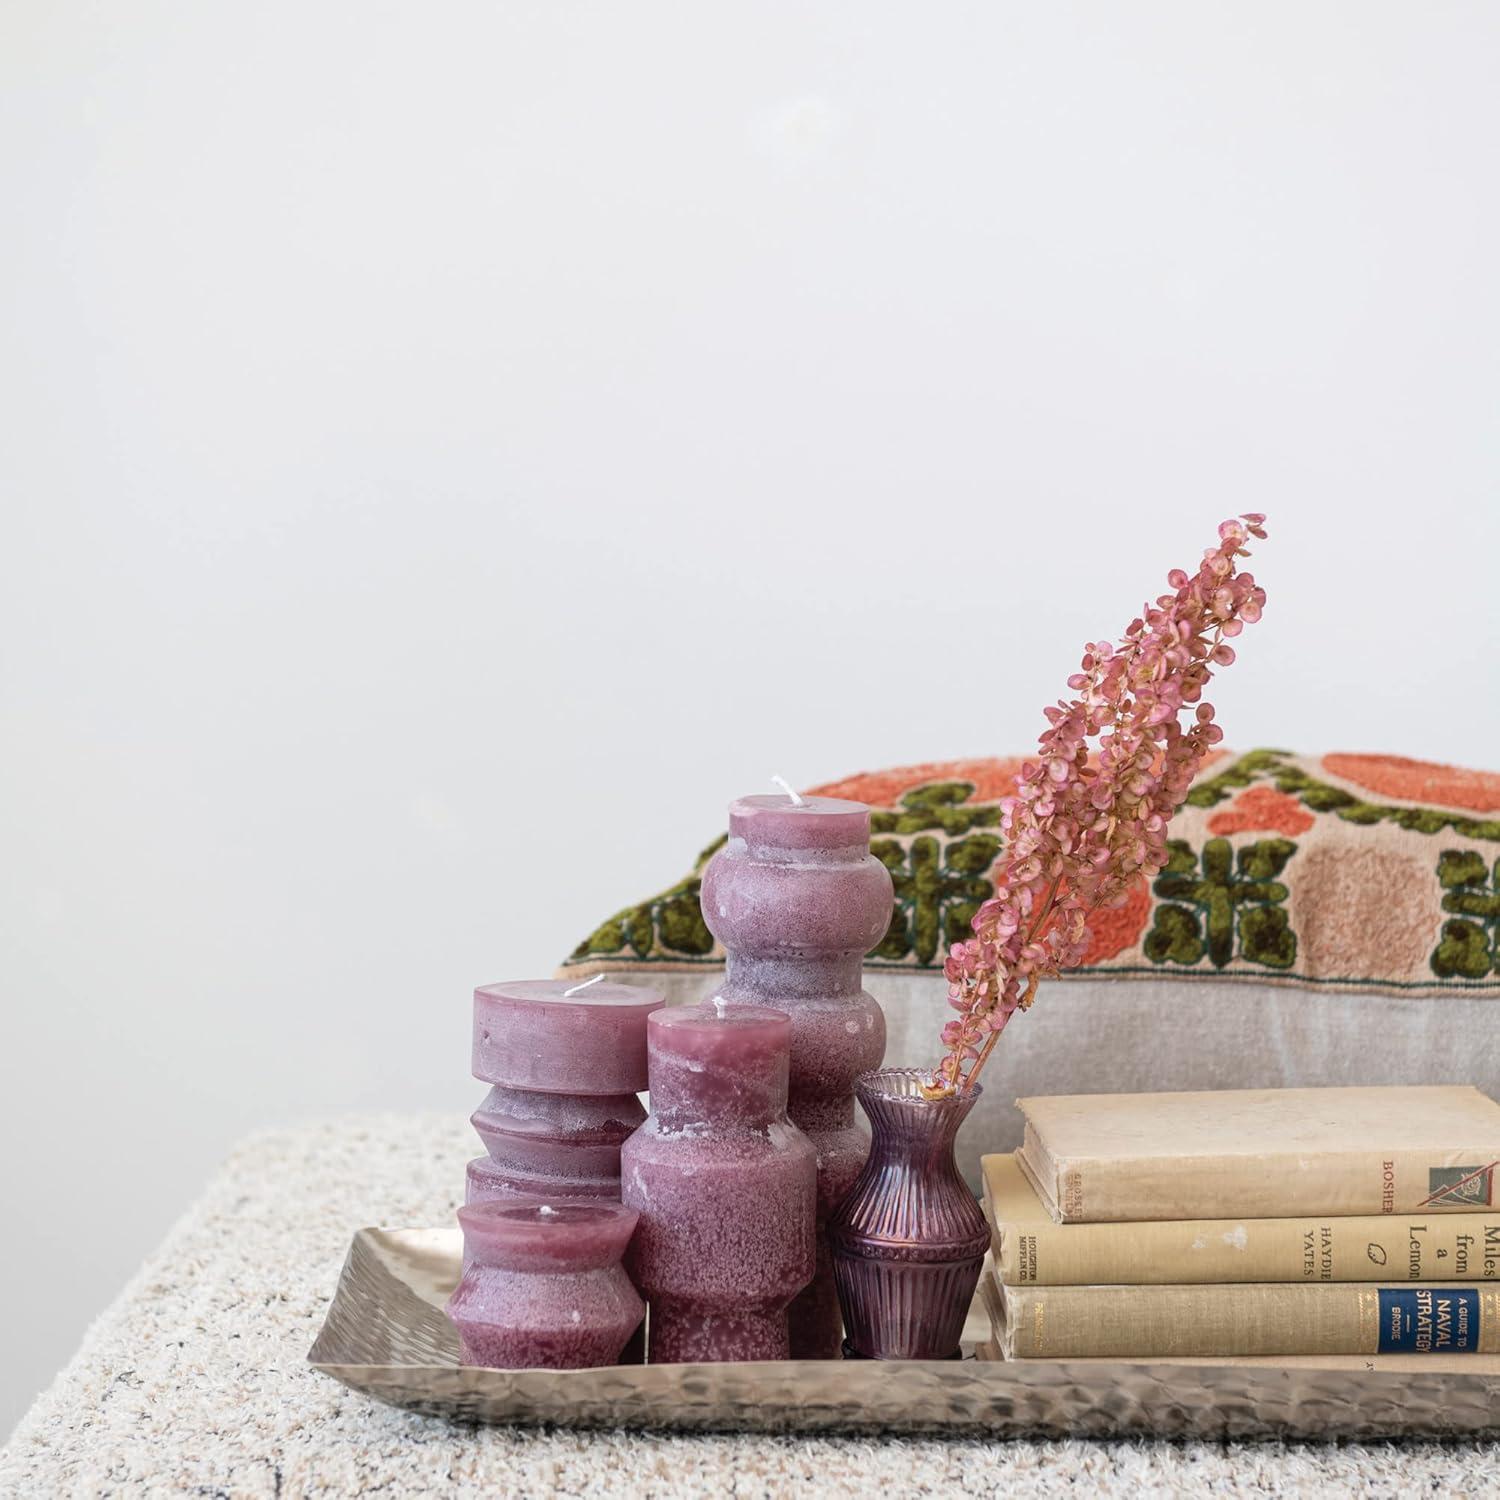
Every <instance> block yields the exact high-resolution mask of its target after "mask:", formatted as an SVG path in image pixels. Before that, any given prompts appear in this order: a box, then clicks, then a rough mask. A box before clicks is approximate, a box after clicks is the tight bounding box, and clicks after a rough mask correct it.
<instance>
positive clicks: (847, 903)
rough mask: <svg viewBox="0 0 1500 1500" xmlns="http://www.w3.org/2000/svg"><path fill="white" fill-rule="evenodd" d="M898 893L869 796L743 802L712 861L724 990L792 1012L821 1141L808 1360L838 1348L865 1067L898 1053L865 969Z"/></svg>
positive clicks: (710, 901) (706, 896)
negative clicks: (837, 1236)
mask: <svg viewBox="0 0 1500 1500" xmlns="http://www.w3.org/2000/svg"><path fill="white" fill-rule="evenodd" d="M892 901H893V892H892V889H891V877H890V872H889V871H888V870H887V869H886V867H885V866H884V865H883V864H881V862H880V861H879V860H878V859H876V858H875V857H874V855H872V854H871V853H870V809H869V808H868V807H866V806H865V805H864V803H862V802H848V801H845V800H844V799H842V798H839V797H803V798H794V797H790V796H762V797H742V798H740V799H739V801H737V802H732V803H731V804H730V806H729V842H728V843H727V844H726V845H725V846H724V848H723V849H721V850H720V851H719V852H718V853H717V854H716V855H715V856H714V857H713V859H712V860H711V861H710V862H709V866H708V868H707V869H706V870H705V871H704V874H703V892H702V905H703V917H704V920H705V921H706V922H707V923H708V926H709V929H710V930H711V931H712V932H713V934H714V936H715V937H717V938H718V939H719V941H720V942H722V943H723V945H724V952H725V963H726V977H725V981H724V986H723V989H722V991H721V993H722V995H723V997H724V998H725V999H726V1000H733V1001H742V1002H751V1003H758V1004H761V1005H770V1006H775V1007H777V1008H778V1009H780V1010H784V1011H786V1012H787V1013H788V1014H789V1015H790V1016H791V1018H792V1056H791V1078H790V1102H789V1106H788V1113H789V1114H790V1116H791V1119H792V1121H793V1123H794V1124H796V1125H797V1126H799V1127H800V1128H801V1129H802V1131H803V1132H804V1133H805V1134H806V1135H807V1136H808V1138H809V1139H810V1140H811V1141H812V1143H813V1145H814V1146H815V1147H816V1148H817V1153H818V1267H817V1275H816V1277H815V1279H814V1281H813V1283H812V1285H811V1286H810V1287H808V1289H807V1291H806V1292H804V1293H803V1294H802V1295H801V1296H800V1297H799V1298H798V1299H797V1301H796V1303H795V1304H794V1305H793V1308H792V1318H791V1329H792V1354H793V1357H795V1358H798V1359H836V1358H837V1357H838V1354H839V1345H840V1341H841V1337H842V1334H841V1322H840V1318H839V1307H838V1296H837V1293H836V1290H835V1288H834V1283H833V1262H832V1258H831V1256H830V1253H829V1249H828V1244H827V1239H826V1236H825V1234H824V1225H825V1224H826V1222H827V1219H828V1215H829V1214H830V1213H832V1211H833V1210H834V1209H835V1208H836V1207H837V1206H838V1204H839V1203H840V1202H841V1201H842V1199H843V1197H844V1195H845V1194H846V1193H847V1192H848V1191H849V1189H850V1187H851V1186H853V1183H854V1179H855V1178H856V1177H857V1176H858V1175H859V1171H860V1168H861V1167H862V1166H863V1165H864V1162H865V1157H866V1156H867V1155H868V1154H869V1149H870V1138H869V1133H868V1131H867V1130H866V1128H865V1127H864V1126H863V1124H862V1123H861V1122H860V1121H859V1119H858V1117H857V1116H856V1113H855V1109H854V1080H855V1079H856V1078H857V1077H858V1076H859V1075H860V1074H861V1073H865V1072H868V1071H869V1070H870V1069H872V1068H878V1067H879V1066H880V1064H881V1061H882V1059H883V1058H884V1056H885V1017H884V1016H883V1015H882V1014H881V1011H880V1007H879V1006H878V1005H877V1004H876V1003H875V1001H874V1000H873V999H872V998H871V996H869V995H867V994H865V992H864V990H863V988H862V984H863V977H862V968H863V962H864V956H865V954H866V953H868V952H869V951H870V949H871V948H873V947H874V946H875V945H876V943H878V942H879V941H880V939H881V938H882V937H884V936H885V932H886V929H887V927H888V926H889V925H890V920H891V905H892Z"/></svg>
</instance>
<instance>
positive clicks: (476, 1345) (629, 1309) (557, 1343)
mask: <svg viewBox="0 0 1500 1500" xmlns="http://www.w3.org/2000/svg"><path fill="white" fill-rule="evenodd" d="M458 1222H459V1224H460V1225H461V1226H462V1228H463V1232H464V1257H465V1265H464V1275H463V1280H462V1281H460V1282H459V1284H458V1288H457V1290H456V1291H455V1292H454V1293H453V1295H452V1296H451V1297H450V1298H449V1299H448V1316H449V1317H450V1318H452V1319H453V1322H454V1324H455V1325H456V1326H457V1328H458V1338H459V1348H460V1351H461V1353H460V1358H461V1362H462V1363H463V1364H466V1365H488V1366H490V1367H492V1368H494V1369H500V1370H524V1369H530V1368H533V1367H535V1366H541V1367H545V1368H548V1369H556V1370H575V1369H583V1368H585V1367H588V1366H592V1365H612V1364H614V1363H615V1362H616V1361H617V1360H618V1359H619V1357H620V1351H621V1350H622V1349H623V1348H624V1347H625V1344H626V1342H627V1340H628V1339H629V1338H630V1336H631V1334H632V1333H634V1332H635V1330H636V1328H637V1327H638V1326H639V1324H640V1321H641V1319H642V1317H643V1316H644V1315H645V1311H646V1308H645V1304H644V1303H643V1302H642V1301H641V1299H640V1295H639V1294H638V1293H637V1291H636V1289H635V1288H634V1287H633V1286H632V1285H631V1283H630V1277H629V1276H627V1275H626V1273H625V1269H624V1267H623V1266H622V1265H621V1263H620V1257H621V1256H622V1255H623V1254H624V1252H625V1247H626V1245H627V1244H628V1243H629V1242H630V1236H631V1233H632V1232H633V1231H634V1229H635V1223H636V1215H635V1212H634V1211H633V1210H632V1209H628V1208H624V1207H622V1206H621V1205H620V1204H618V1203H588V1202H579V1201H577V1200H571V1201H569V1200H562V1201H559V1202H556V1203H548V1202H545V1201H537V1200H527V1199H521V1198H512V1199H502V1200H499V1201H496V1202H492V1203H480V1204H471V1205H469V1206H468V1207H466V1208H461V1209H459V1211H458Z"/></svg>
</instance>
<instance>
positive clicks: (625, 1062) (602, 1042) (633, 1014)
mask: <svg viewBox="0 0 1500 1500" xmlns="http://www.w3.org/2000/svg"><path fill="white" fill-rule="evenodd" d="M570 988H571V989H577V993H576V994H571V995H570V994H568V993H566V992H567V991H568V990H569V989H570ZM662 1003H663V1002H662V997H661V996H660V995H658V994H657V993H655V992H654V991H652V990H641V989H633V988H629V987H627V986H625V985H621V984H609V983H595V984H590V985H587V986H585V987H583V988H581V989H580V988H578V987H577V986H576V985H570V984H568V983H566V982H564V981H561V980H551V979H531V980H516V981H512V982H510V983H508V984H491V985H486V986H484V987H483V988H482V989H477V990H475V991H474V1076H475V1077H476V1078H479V1079H482V1080H483V1081H484V1082H486V1083H490V1084H493V1085H494V1087H493V1088H491V1090H490V1092H489V1095H488V1097H487V1098H486V1099H485V1101H484V1103H483V1104H481V1105H480V1106H479V1108H478V1109H477V1110H476V1111H475V1112H474V1115H473V1116H472V1119H473V1123H474V1129H475V1132H476V1133H477V1134H478V1136H479V1138H480V1140H481V1141H483V1142H484V1147H485V1150H486V1152H487V1153H488V1154H487V1155H485V1156H481V1157H477V1158H475V1160H473V1161H471V1162H470V1163H469V1167H468V1173H467V1186H466V1189H465V1199H466V1201H467V1202H469V1203H480V1202H484V1201H487V1200H488V1199H491V1198H498V1197H514V1196H516V1195H522V1196H532V1195H541V1196H544V1197H546V1196H552V1197H567V1198H605V1199H616V1200H617V1199H618V1198H619V1196H620V1143H621V1142H622V1141H624V1139H625V1138H626V1137H627V1136H628V1135H629V1134H630V1132H631V1131H632V1130H634V1129H635V1128H636V1126H638V1125H639V1124H640V1123H641V1121H642V1120H644V1119H645V1118H646V1112H645V1110H644V1109H642V1108H641V1104H640V1101H639V1100H638V1099H637V1098H636V1094H637V1093H638V1092H639V1091H640V1090H642V1089H644V1088H645V1086H646V1017H647V1016H648V1015H650V1014H651V1012H652V1011H654V1010H657V1009H659V1008H660V1007H661V1005H662Z"/></svg>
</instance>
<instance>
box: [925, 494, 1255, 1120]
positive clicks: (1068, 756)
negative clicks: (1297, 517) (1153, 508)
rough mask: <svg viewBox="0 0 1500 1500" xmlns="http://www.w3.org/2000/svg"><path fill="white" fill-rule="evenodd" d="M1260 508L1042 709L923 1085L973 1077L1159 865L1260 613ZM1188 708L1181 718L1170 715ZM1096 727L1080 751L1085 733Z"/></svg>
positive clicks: (1233, 524) (957, 960)
mask: <svg viewBox="0 0 1500 1500" xmlns="http://www.w3.org/2000/svg"><path fill="white" fill-rule="evenodd" d="M1264 522H1265V517H1264V516H1262V515H1257V514H1247V515H1244V516H1241V517H1240V518H1239V519H1238V520H1232V521H1225V522H1224V524H1223V525H1222V526H1220V527H1219V545H1218V546H1217V547H1210V548H1209V549H1208V550H1207V551H1206V552H1205V553H1204V554H1203V561H1202V563H1201V564H1200V565H1199V567H1198V571H1197V573H1195V574H1192V575H1189V574H1187V573H1186V572H1184V571H1183V570H1182V569H1181V568H1174V569H1173V570H1172V571H1171V572H1170V573H1169V574H1168V575H1167V582H1168V584H1169V585H1170V586H1171V588H1172V589H1173V591H1174V592H1172V593H1169V594H1162V595H1161V596H1160V597H1159V598H1158V599H1157V601H1156V603H1155V605H1154V606H1153V605H1147V606H1146V607H1145V608H1144V609H1142V611H1141V614H1140V617H1139V618H1137V619H1135V620H1132V621H1131V622H1130V626H1129V628H1128V629H1127V630H1126V632H1125V638H1124V640H1122V641H1121V642H1120V644H1119V645H1118V646H1115V645H1112V644H1110V643H1109V642H1105V641H1100V642H1091V643H1090V644H1089V645H1087V646H1085V647H1084V653H1083V661H1082V663H1081V664H1080V670H1079V671H1077V672H1075V673H1074V674H1073V675H1072V676H1071V677H1070V678H1068V686H1069V687H1070V688H1072V689H1073V690H1074V692H1076V693H1077V694H1078V696H1077V697H1076V698H1073V699H1060V700H1059V701H1058V702H1057V704H1055V705H1052V706H1049V707H1048V708H1047V709H1046V710H1045V713H1046V715H1047V723H1048V728H1047V730H1046V732H1045V733H1044V734H1043V735H1042V736H1041V738H1040V740H1039V741H1038V745H1039V747H1040V748H1039V751H1038V753H1037V755H1036V757H1035V758H1034V759H1032V760H1028V761H1027V762H1026V763H1025V765H1024V766H1023V767H1022V768H1021V774H1020V777H1019V778H1018V783H1017V788H1016V795H1015V796H1013V797H1007V798H1005V800H1004V801H1003V802H1002V804H1001V808H1002V816H1001V823H1000V827H1001V831H1002V833H1003V834H1004V836H1005V853H1004V855H1003V857H1002V859H1001V863H1000V870H999V874H998V875H997V877H996V881H995V894H994V895H993V896H992V897H991V898H990V899H989V900H988V901H986V902H985V903H984V905H983V906H981V907H980V908H979V911H978V912H977V913H976V914H975V917H974V923H973V926H974V936H973V937H971V938H970V939H968V941H967V942H963V943H955V944H954V945H953V947H952V948H951V949H950V950H949V953H948V958H947V962H946V964H945V965H944V969H945V972H946V974H947V976H948V1003H949V1005H951V1006H952V1007H953V1009H954V1010H956V1011H957V1012H958V1015H957V1017H956V1018H954V1019H953V1020H950V1021H949V1022H948V1024H947V1025H946V1026H944V1027H943V1045H944V1046H945V1047H946V1048H947V1049H948V1050H947V1053H946V1055H945V1056H944V1058H943V1060H942V1062H941V1063H939V1064H938V1067H937V1070H936V1072H935V1073H934V1074H933V1076H932V1078H931V1080H930V1081H929V1084H928V1087H927V1092H928V1094H929V1096H930V1097H933V1098H940V1097H943V1096H945V1095H947V1094H951V1093H954V1092H956V1091H960V1090H963V1089H967V1088H969V1087H970V1086H971V1085H972V1084H973V1083H974V1081H975V1079H976V1078H977V1077H978V1076H979V1071H980V1069H981V1068H983V1067H984V1064H985V1062H986V1061H987V1060H988V1058H989V1055H990V1053H991V1052H992V1051H993V1050H994V1047H995V1043H996V1042H997V1041H998V1040H999V1037H1000V1033H1001V1032H1002V1031H1004V1030H1005V1027H1006V1025H1007V1023H1008V1022H1009V1021H1010V1018H1011V1017H1012V1016H1013V1015H1014V1014H1015V1013H1016V1011H1018V1010H1026V1009H1028V1008H1029V1007H1030V1005H1031V1003H1032V1000H1033V999H1034V998H1035V995H1036V988H1037V985H1038V984H1039V983H1040V981H1041V980H1043V979H1045V978H1048V977H1050V976H1053V975H1056V974H1057V973H1058V972H1059V970H1061V969H1066V968H1071V967H1073V966H1074V965H1076V964H1078V963H1079V962H1081V961H1082V959H1083V956H1084V953H1085V952H1086V951H1087V948H1088V928H1087V925H1086V919H1087V917H1088V914H1089V912H1091V911H1093V910H1095V909H1096V908H1098V907H1101V906H1110V905H1117V904H1119V902H1121V901H1123V900H1124V898H1125V896H1126V894H1127V892H1128V890H1129V888H1130V886H1131V884H1132V883H1133V882H1135V881H1137V880H1142V879H1148V880H1149V879H1150V878H1151V876H1153V875H1154V874H1155V873H1156V872H1157V871H1158V870H1160V869H1161V868H1162V866H1163V865H1165V864H1166V862H1167V847H1166V846H1167V823H1168V821H1169V820H1170V819H1171V817H1172V814H1173V813H1175V812H1176V811H1177V809H1178V808H1179V807H1180V806H1181V805H1182V802H1183V799H1184V798H1185V797H1186V796H1187V794H1188V789H1189V787H1190V786H1191V785H1192V782H1193V777H1194V776H1195V775H1196V774H1197V771H1198V767H1199V766H1200V765H1201V764H1202V762H1203V758H1204V756H1205V755H1207V753H1208V750H1209V747H1210V746H1211V745H1213V744H1215V743H1216V742H1217V741H1218V740H1220V739H1222V738H1223V731H1222V730H1220V728H1219V726H1218V725H1217V724H1215V723H1214V710H1213V705H1212V704H1211V703H1205V702H1204V701H1203V689H1204V688H1205V687H1206V686H1207V685H1208V683H1209V682H1210V681H1211V680H1212V678H1213V670H1212V669H1213V668H1214V667H1227V666H1228V665H1229V664H1230V663H1231V662H1232V661H1233V660H1234V648H1233V647H1232V646H1230V645H1229V640H1230V639H1231V638H1232V637H1234V636H1237V635H1238V634H1239V633H1240V631H1241V630H1243V629H1244V627H1245V626H1246V625H1249V624H1253V623H1254V622H1255V621H1256V620H1258V619H1260V616H1261V610H1262V608H1263V607H1264V605H1265V602H1266V591H1265V590H1264V589H1263V588H1261V587H1260V586H1259V585H1258V584H1257V583H1256V582H1255V578H1254V576H1253V575H1252V574H1250V573H1246V572H1241V571H1240V570H1239V569H1238V568H1237V566H1236V562H1237V559H1239V558H1241V557H1248V556H1249V552H1248V550H1247V549H1246V547H1245V543H1246V542H1247V541H1248V540H1249V539H1250V538H1251V537H1261V538H1263V537H1264V536H1265V534H1266V533H1265V529H1264ZM1190 706H1191V707H1193V708H1194V713H1193V719H1192V722H1191V723H1190V725H1189V726H1188V728H1187V729H1184V728H1183V727H1182V724H1181V722H1180V721H1179V715H1180V714H1181V713H1182V712H1183V711H1184V710H1185V709H1187V708H1188V707H1190ZM1094 737H1097V739H1098V750H1097V755H1096V757H1095V759H1094V760H1093V761H1092V762H1091V760H1090V754H1089V741H1090V739H1091V738H1094Z"/></svg>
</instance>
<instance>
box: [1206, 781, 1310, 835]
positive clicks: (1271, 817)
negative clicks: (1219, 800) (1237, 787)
mask: <svg viewBox="0 0 1500 1500" xmlns="http://www.w3.org/2000/svg"><path fill="white" fill-rule="evenodd" d="M1316 822H1317V819H1316V818H1315V817H1314V816H1313V815H1312V813H1310V812H1308V810H1307V809H1306V808H1305V807H1303V805H1302V804H1301V803H1300V802H1299V801H1298V800H1297V799H1296V798H1295V797H1289V796H1287V794H1286V793H1285V792H1278V791H1277V790H1276V788H1275V787H1271V786H1253V787H1251V788H1250V789H1249V791H1246V792H1241V793H1240V795H1239V796H1238V797H1236V798H1235V799H1234V801H1233V802H1232V803H1231V804H1230V805H1229V806H1228V807H1226V808H1225V809H1224V811H1223V812H1217V813H1215V814H1214V815H1213V817H1211V818H1210V819H1209V820H1208V831H1209V832H1210V833H1290V834H1298V833H1306V832H1307V830H1308V829H1309V828H1311V827H1312V826H1313V824H1314V823H1316Z"/></svg>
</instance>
